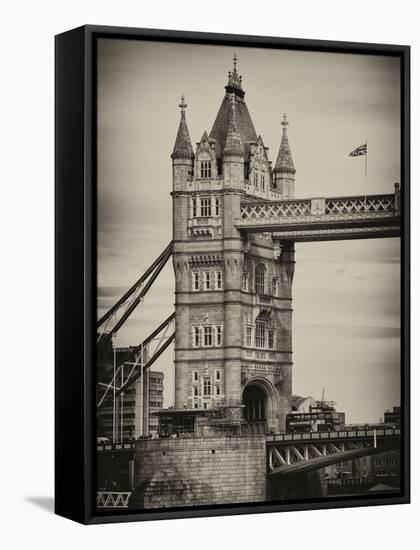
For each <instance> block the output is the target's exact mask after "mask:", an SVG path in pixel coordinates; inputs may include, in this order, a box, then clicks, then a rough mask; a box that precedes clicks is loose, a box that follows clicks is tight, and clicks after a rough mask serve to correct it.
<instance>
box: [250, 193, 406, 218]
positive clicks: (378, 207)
mask: <svg viewBox="0 0 420 550" xmlns="http://www.w3.org/2000/svg"><path fill="white" fill-rule="evenodd" d="M398 213H399V212H398V201H397V200H396V195H368V196H366V197H365V196H356V197H332V198H314V199H301V200H283V201H261V202H252V203H244V204H242V206H241V217H242V219H244V220H250V219H254V218H260V219H261V218H263V219H267V218H278V219H279V220H278V221H279V223H281V221H282V220H281V219H282V218H283V219H284V220H283V221H284V222H285V223H290V222H291V221H293V220H291V218H302V219H303V218H307V217H312V218H314V219H315V217H316V218H317V219H322V217H324V216H325V217H327V218H328V217H331V218H333V217H341V216H343V215H344V216H345V215H349V216H354V215H356V216H360V215H362V216H363V215H365V216H367V217H372V216H375V215H378V216H381V215H385V216H389V215H398Z"/></svg>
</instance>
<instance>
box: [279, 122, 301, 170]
mask: <svg viewBox="0 0 420 550" xmlns="http://www.w3.org/2000/svg"><path fill="white" fill-rule="evenodd" d="M281 125H282V126H283V135H282V138H281V144H280V149H279V154H278V156H277V161H276V166H275V168H274V172H283V173H289V174H295V173H296V168H295V165H294V164H293V158H292V152H291V150H290V145H289V139H288V137H287V127H288V125H289V121H288V120H287V115H286V113H284V114H283V120H282V122H281Z"/></svg>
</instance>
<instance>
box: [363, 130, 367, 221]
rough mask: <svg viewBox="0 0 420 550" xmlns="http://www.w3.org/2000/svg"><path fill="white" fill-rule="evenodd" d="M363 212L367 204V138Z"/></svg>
mask: <svg viewBox="0 0 420 550" xmlns="http://www.w3.org/2000/svg"><path fill="white" fill-rule="evenodd" d="M364 187H365V212H366V206H367V201H366V195H367V140H366V153H365V185H364Z"/></svg>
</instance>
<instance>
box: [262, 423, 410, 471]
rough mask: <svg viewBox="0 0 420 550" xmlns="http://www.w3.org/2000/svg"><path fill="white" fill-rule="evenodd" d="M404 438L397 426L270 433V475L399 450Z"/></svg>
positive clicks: (268, 440)
mask: <svg viewBox="0 0 420 550" xmlns="http://www.w3.org/2000/svg"><path fill="white" fill-rule="evenodd" d="M400 437H401V431H400V430H399V429H397V428H395V429H394V428H392V429H384V430H363V431H357V432H355V431H342V432H327V433H309V434H279V435H276V436H267V438H266V442H267V470H268V474H269V475H284V474H293V473H299V472H303V471H310V470H315V469H318V468H325V467H326V466H329V465H331V464H335V463H336V462H341V461H343V460H351V459H354V458H357V457H361V456H367V455H371V454H376V453H380V452H385V451H387V450H391V449H397V448H399V445H400Z"/></svg>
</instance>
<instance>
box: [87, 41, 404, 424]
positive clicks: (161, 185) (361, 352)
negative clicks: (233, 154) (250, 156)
mask: <svg viewBox="0 0 420 550" xmlns="http://www.w3.org/2000/svg"><path fill="white" fill-rule="evenodd" d="M235 51H236V53H237V55H238V58H239V61H238V70H239V73H240V74H242V76H243V87H244V90H245V92H246V96H245V100H246V103H247V105H248V108H249V111H250V114H251V117H252V120H253V122H254V126H255V129H256V132H257V134H260V135H261V136H262V138H263V141H264V143H265V145H266V146H268V147H269V156H270V158H271V160H273V161H274V162H275V159H276V156H277V152H278V148H279V144H280V139H281V133H282V127H281V124H280V122H281V118H282V114H283V112H286V113H287V115H288V118H289V121H290V124H289V129H288V133H289V141H290V145H291V148H292V155H293V159H294V163H295V166H296V169H297V173H296V186H295V189H296V197H318V196H339V195H357V194H363V193H364V185H365V183H364V159H363V158H351V157H349V156H348V154H349V152H350V151H351V150H353V149H354V148H355V147H357V146H358V145H360V144H362V143H364V142H365V140H366V139H367V140H368V151H369V156H368V177H367V182H366V184H367V192H368V193H392V192H393V184H394V182H397V181H400V162H399V160H400V150H399V147H400V131H399V128H400V118H399V104H400V96H399V70H400V69H399V60H398V59H394V58H387V57H381V56H364V55H350V54H333V53H317V52H295V51H280V50H267V49H258V48H235V49H234V48H232V47H224V46H223V47H222V46H198V45H184V44H165V43H159V42H153V43H152V42H141V41H130V40H113V39H106V40H101V41H100V42H99V48H98V301H99V307H100V311H99V314H102V313H103V312H104V311H105V310H106V309H107V308H109V307H110V306H111V305H112V304H113V303H114V302H115V301H116V299H117V298H118V297H119V296H120V295H121V294H122V293H123V292H124V291H125V290H126V289H127V288H128V287H129V286H131V284H132V283H133V282H134V281H135V280H136V279H137V278H138V277H139V276H140V274H141V273H142V272H143V271H144V270H145V269H146V268H147V267H148V266H149V265H150V263H151V262H152V261H153V259H154V258H156V257H157V256H158V255H159V253H160V252H161V251H162V250H163V248H164V247H165V246H166V245H167V244H168V243H169V241H170V240H171V217H172V211H171V197H170V191H171V186H172V181H171V159H170V154H171V152H172V148H173V144H174V141H175V136H176V132H177V128H178V123H179V108H178V103H179V100H180V96H181V94H185V96H186V101H187V103H188V109H187V121H188V126H189V130H190V135H191V139H192V142H193V145H194V144H195V143H196V142H197V141H199V139H200V138H201V136H202V134H203V132H204V130H207V131H208V132H210V130H211V127H212V125H213V122H214V119H215V117H216V114H217V111H218V108H219V106H220V103H221V101H222V99H223V96H224V93H225V90H224V86H225V85H226V83H227V72H228V70H230V69H231V68H232V57H233V54H234V52H235ZM399 260H400V248H399V239H396V238H392V239H378V240H376V239H374V240H366V241H363V240H359V241H338V242H331V243H305V244H296V270H295V279H294V283H293V298H294V303H293V307H294V314H293V315H294V318H293V350H294V354H293V360H294V367H293V368H294V370H293V393H295V394H299V395H312V396H313V397H315V398H320V397H321V392H322V388H325V392H326V398H327V399H334V400H336V401H337V402H338V408H339V409H340V410H344V411H345V412H346V415H347V420H348V421H349V422H366V421H377V420H378V419H379V418H380V417H382V416H383V412H384V410H385V409H388V408H391V407H392V406H394V405H399V392H400V374H399V373H400V371H399V369H400V364H399V353H400V348H399V346H400V342H399V326H400V308H399V306H400V303H399V284H400V280H399V274H400V262H399ZM173 292H174V280H173V274H172V265H171V263H170V262H169V263H168V265H167V267H166V268H165V270H164V272H163V273H162V274H161V276H160V277H159V279H158V281H157V282H156V283H155V285H154V286H153V287H152V290H151V291H150V293H149V294H148V296H147V298H146V301H145V304H144V307H143V309H142V310H139V311H138V312H136V314H135V315H134V316H133V318H132V319H131V320H130V321H129V322H127V323H126V325H125V326H124V328H123V329H122V330H121V331H120V333H119V334H118V343H119V344H120V345H128V344H136V343H139V342H140V341H141V340H142V339H143V338H144V337H145V336H147V335H148V333H149V332H150V331H151V330H152V329H153V328H154V327H155V326H157V324H159V323H160V322H161V321H162V320H163V319H164V318H166V317H167V316H168V315H169V314H170V313H171V312H172V311H173V303H174V294H173ZM172 360H173V352H172V350H171V351H168V352H166V353H165V355H164V356H163V357H162V359H161V360H160V361H159V363H158V368H159V369H161V370H164V372H165V405H166V406H168V405H171V404H172V402H173V368H172Z"/></svg>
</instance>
